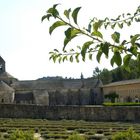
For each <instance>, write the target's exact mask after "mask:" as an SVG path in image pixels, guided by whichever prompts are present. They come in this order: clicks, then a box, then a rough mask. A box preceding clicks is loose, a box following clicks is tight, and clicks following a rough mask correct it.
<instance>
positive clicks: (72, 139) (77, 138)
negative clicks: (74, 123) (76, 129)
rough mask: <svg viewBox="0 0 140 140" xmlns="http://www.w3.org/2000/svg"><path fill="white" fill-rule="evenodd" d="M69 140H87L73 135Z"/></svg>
mask: <svg viewBox="0 0 140 140" xmlns="http://www.w3.org/2000/svg"><path fill="white" fill-rule="evenodd" d="M67 140H86V138H85V137H84V136H81V135H78V134H72V135H70V136H69V137H68V139H67Z"/></svg>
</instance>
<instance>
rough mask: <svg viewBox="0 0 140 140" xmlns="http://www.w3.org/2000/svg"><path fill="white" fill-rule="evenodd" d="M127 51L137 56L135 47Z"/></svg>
mask: <svg viewBox="0 0 140 140" xmlns="http://www.w3.org/2000/svg"><path fill="white" fill-rule="evenodd" d="M128 51H129V52H131V53H132V54H133V55H135V56H137V45H134V46H132V47H131V48H130V49H128Z"/></svg>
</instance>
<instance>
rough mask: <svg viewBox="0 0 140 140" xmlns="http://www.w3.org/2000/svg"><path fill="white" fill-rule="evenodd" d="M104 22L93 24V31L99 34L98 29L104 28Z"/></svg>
mask: <svg viewBox="0 0 140 140" xmlns="http://www.w3.org/2000/svg"><path fill="white" fill-rule="evenodd" d="M102 24H103V20H99V21H98V22H95V23H93V31H95V32H97V31H98V29H99V28H100V27H101V26H102Z"/></svg>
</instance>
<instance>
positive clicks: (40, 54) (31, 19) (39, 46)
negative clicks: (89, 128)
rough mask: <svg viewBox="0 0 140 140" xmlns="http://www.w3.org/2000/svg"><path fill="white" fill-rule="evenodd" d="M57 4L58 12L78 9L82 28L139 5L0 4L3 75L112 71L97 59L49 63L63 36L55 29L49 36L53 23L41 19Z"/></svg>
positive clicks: (90, 0) (70, 0)
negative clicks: (90, 21)
mask: <svg viewBox="0 0 140 140" xmlns="http://www.w3.org/2000/svg"><path fill="white" fill-rule="evenodd" d="M56 3H60V5H59V10H60V11H63V10H65V9H69V8H76V7H79V6H81V7H82V9H81V10H80V12H79V17H78V22H79V23H80V26H81V27H84V26H86V25H87V24H88V22H89V20H90V19H92V18H93V17H98V18H105V17H111V18H113V17H114V18H115V17H117V16H118V15H119V14H122V13H128V12H130V13H131V12H134V11H135V10H136V8H137V7H138V6H139V5H140V2H139V0H135V1H134V0H129V1H126V0H106V1H104V0H87V1H85V0H75V1H74V0H0V55H1V56H2V57H3V58H4V60H5V61H6V71H7V72H8V73H10V74H11V75H13V76H14V77H16V78H18V79H19V80H34V79H38V78H41V77H47V76H62V77H64V78H65V77H68V78H69V77H72V78H80V75H81V73H83V75H84V77H85V78H87V77H91V76H92V74H93V70H94V69H95V67H99V68H100V69H103V68H107V69H112V67H111V66H110V62H109V60H107V59H102V60H101V63H100V64H98V63H97V61H96V59H94V60H93V61H88V60H87V61H86V62H80V63H70V62H65V63H61V64H59V63H53V62H52V61H49V52H50V51H51V50H53V49H54V48H57V49H59V48H60V49H61V48H62V47H63V37H64V32H63V30H61V29H56V30H55V31H54V33H53V34H52V35H51V36H50V35H49V26H50V25H51V23H52V22H51V21H50V22H48V21H47V20H46V21H44V22H43V23H42V22H41V17H42V16H43V15H44V14H45V13H46V11H47V10H48V9H49V8H50V7H51V6H52V5H53V4H56ZM139 27H140V25H139V24H137V25H135V24H133V25H132V27H131V28H132V29H131V28H129V29H128V28H124V29H123V30H124V31H122V34H123V37H124V38H125V37H126V38H127V37H128V36H129V35H130V34H134V33H139V30H138V29H140V28H139ZM110 32H111V31H110ZM112 33H113V32H112ZM83 40H84V39H83ZM80 42H81V39H79V40H76V41H74V42H72V43H71V44H70V45H71V46H77V43H80Z"/></svg>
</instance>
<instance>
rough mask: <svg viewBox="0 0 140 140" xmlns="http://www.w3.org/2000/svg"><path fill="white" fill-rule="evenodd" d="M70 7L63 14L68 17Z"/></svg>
mask: <svg viewBox="0 0 140 140" xmlns="http://www.w3.org/2000/svg"><path fill="white" fill-rule="evenodd" d="M70 12H71V9H68V10H65V11H64V15H65V16H66V17H67V18H68V19H69V16H70Z"/></svg>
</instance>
